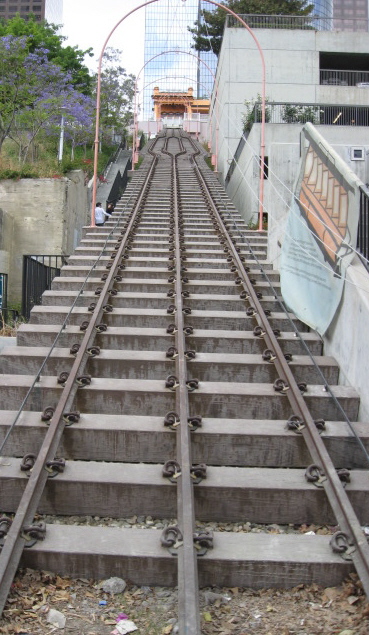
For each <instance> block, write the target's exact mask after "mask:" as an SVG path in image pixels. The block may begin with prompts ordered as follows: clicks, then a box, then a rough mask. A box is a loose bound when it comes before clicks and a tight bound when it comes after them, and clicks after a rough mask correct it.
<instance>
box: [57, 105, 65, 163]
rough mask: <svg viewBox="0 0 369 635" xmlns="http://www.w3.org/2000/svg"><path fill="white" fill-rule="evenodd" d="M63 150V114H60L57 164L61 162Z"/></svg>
mask: <svg viewBox="0 0 369 635" xmlns="http://www.w3.org/2000/svg"><path fill="white" fill-rule="evenodd" d="M63 148H64V113H62V116H61V121H60V137H59V152H58V161H59V163H60V162H61V161H62V160H63Z"/></svg>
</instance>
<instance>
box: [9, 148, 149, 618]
mask: <svg viewBox="0 0 369 635" xmlns="http://www.w3.org/2000/svg"><path fill="white" fill-rule="evenodd" d="M156 163H157V158H156V159H154V160H153V162H152V164H151V166H150V168H149V171H148V174H147V176H146V179H145V181H144V183H143V186H142V190H141V193H140V195H139V196H138V199H137V201H136V203H135V205H134V207H133V209H132V211H131V213H130V216H131V218H130V220H129V221H128V225H127V226H126V231H125V235H124V237H123V239H122V241H121V243H120V246H119V248H118V249H117V253H116V255H115V258H114V261H112V266H111V268H110V270H109V273H108V276H107V279H106V281H105V283H104V286H103V289H102V292H101V294H100V296H99V299H98V301H97V303H96V307H95V309H94V312H93V314H92V316H91V319H90V322H89V325H88V327H87V330H86V331H85V335H84V338H83V340H82V344H81V346H80V348H79V351H78V353H77V355H76V359H75V361H74V363H73V366H72V368H71V371H70V373H69V376H68V379H67V380H66V382H65V386H64V388H63V391H62V394H61V396H60V399H59V401H58V404H57V405H56V408H55V411H54V415H53V417H52V419H51V421H50V426H49V428H48V430H47V433H46V435H45V437H44V440H43V442H42V445H41V448H40V450H39V453H38V456H37V458H36V461H35V463H34V466H33V468H32V471H31V473H30V477H29V480H28V482H27V485H26V487H25V490H24V492H23V495H22V497H21V500H20V503H19V506H18V509H17V511H16V514H15V516H14V519H13V522H12V524H11V526H10V528H9V531H8V533H7V536H6V540H5V542H4V546H3V548H2V550H1V553H0V615H1V613H2V611H3V608H4V605H5V603H6V599H7V597H8V594H9V591H10V587H11V584H12V582H13V579H14V576H15V573H16V571H17V568H18V565H19V561H20V558H21V556H22V552H23V548H24V546H25V538H24V535H23V531H24V527H25V526H27V525H31V524H32V522H33V519H34V516H35V514H36V511H37V507H38V504H39V502H40V499H41V496H42V493H43V490H44V488H45V485H46V481H47V478H48V472H47V470H46V465H47V463H48V462H49V461H53V460H54V458H55V453H56V451H57V448H58V446H59V443H60V440H61V437H62V434H63V431H64V427H65V423H66V422H65V421H64V419H63V416H64V415H65V413H66V412H68V411H69V410H70V409H71V408H72V405H73V401H74V398H75V396H76V393H77V390H78V388H79V386H78V383H77V378H78V377H79V376H80V375H81V374H83V372H84V368H85V366H86V363H87V360H88V357H89V355H88V353H87V350H88V348H90V347H91V345H92V343H93V341H94V339H95V336H96V334H97V331H96V326H97V324H98V323H99V321H100V320H101V317H102V315H103V313H104V305H105V304H106V302H107V299H108V298H109V289H110V288H111V285H112V283H113V281H114V277H115V275H116V273H117V271H118V268H119V264H120V259H121V256H122V253H123V252H124V250H125V247H126V244H127V241H128V238H129V236H130V232H131V230H132V227H133V226H134V223H135V220H136V217H137V215H138V211H139V209H140V205H141V202H142V199H143V197H144V194H145V192H146V190H147V188H148V187H149V183H150V180H151V178H152V175H153V172H154V170H155V166H156Z"/></svg>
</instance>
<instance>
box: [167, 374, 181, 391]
mask: <svg viewBox="0 0 369 635" xmlns="http://www.w3.org/2000/svg"><path fill="white" fill-rule="evenodd" d="M178 386H179V382H178V379H177V377H176V376H175V375H169V376H168V377H167V379H166V381H165V388H169V389H170V390H176V388H178Z"/></svg>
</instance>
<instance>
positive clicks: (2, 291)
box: [0, 273, 8, 309]
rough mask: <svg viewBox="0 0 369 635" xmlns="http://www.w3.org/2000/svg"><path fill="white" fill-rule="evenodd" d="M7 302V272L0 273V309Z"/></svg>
mask: <svg viewBox="0 0 369 635" xmlns="http://www.w3.org/2000/svg"><path fill="white" fill-rule="evenodd" d="M7 304H8V274H7V273H0V309H2V308H3V307H6V305H7Z"/></svg>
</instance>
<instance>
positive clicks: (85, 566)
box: [21, 524, 353, 589]
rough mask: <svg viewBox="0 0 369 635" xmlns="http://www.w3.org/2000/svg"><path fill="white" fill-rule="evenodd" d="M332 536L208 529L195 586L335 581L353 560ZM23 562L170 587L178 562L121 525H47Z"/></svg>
mask: <svg viewBox="0 0 369 635" xmlns="http://www.w3.org/2000/svg"><path fill="white" fill-rule="evenodd" d="M329 540H330V536H301V535H283V534H282V535H270V534H269V535H268V534H254V533H229V532H225V533H222V532H214V539H213V544H214V547H213V549H211V550H209V551H208V553H207V554H206V555H205V556H204V557H202V558H199V560H198V569H199V584H200V587H201V586H212V585H214V580H216V581H217V586H219V587H222V586H224V587H228V588H232V587H251V588H254V589H260V588H263V587H268V588H270V587H274V586H275V587H281V585H282V581H283V586H285V587H287V588H288V587H295V586H296V585H298V584H304V582H306V583H308V584H312V583H314V582H315V583H318V584H320V585H322V586H325V587H329V586H335V585H338V584H340V583H341V582H342V581H343V580H344V579H345V578H347V576H348V575H349V574H350V573H352V572H353V565H352V563H351V562H348V561H346V560H343V559H342V558H341V556H340V555H339V554H335V553H333V552H332V549H331V548H330V546H329ZM21 566H23V567H30V568H33V569H42V570H46V571H52V572H55V573H58V574H59V575H61V576H63V575H64V576H65V575H68V576H73V577H80V578H95V577H96V576H97V577H98V578H101V579H104V578H110V577H111V576H117V577H122V578H124V579H128V580H130V582H131V583H132V584H137V585H147V586H158V585H160V586H176V584H177V560H176V558H175V557H173V555H171V554H170V553H169V551H167V550H166V549H164V548H163V547H162V546H161V544H160V533H159V532H158V531H155V530H147V529H136V530H135V531H132V529H124V528H121V527H118V528H116V527H106V528H104V529H103V530H102V528H101V527H78V526H69V525H58V524H51V525H47V527H46V537H45V540H42V541H39V542H37V543H36V544H35V545H34V546H33V547H32V549H25V550H24V552H23V556H22V560H21Z"/></svg>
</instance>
